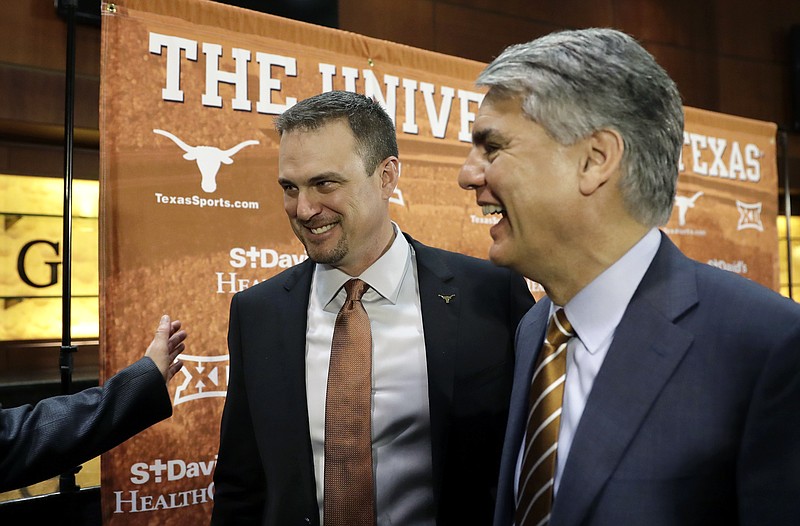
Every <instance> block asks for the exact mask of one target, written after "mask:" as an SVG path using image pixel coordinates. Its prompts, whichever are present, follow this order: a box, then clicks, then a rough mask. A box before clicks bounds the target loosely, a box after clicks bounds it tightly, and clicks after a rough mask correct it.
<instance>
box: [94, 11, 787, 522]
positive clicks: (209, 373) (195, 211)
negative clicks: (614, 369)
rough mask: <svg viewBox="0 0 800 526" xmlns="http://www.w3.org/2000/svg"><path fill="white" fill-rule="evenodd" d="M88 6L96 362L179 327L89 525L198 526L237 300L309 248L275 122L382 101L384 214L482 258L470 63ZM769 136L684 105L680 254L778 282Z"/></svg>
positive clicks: (216, 16)
mask: <svg viewBox="0 0 800 526" xmlns="http://www.w3.org/2000/svg"><path fill="white" fill-rule="evenodd" d="M101 9H102V13H103V15H104V16H103V31H102V34H103V36H102V38H103V42H102V54H103V56H102V67H103V70H102V92H101V123H100V126H101V213H100V239H101V250H100V258H101V265H100V267H101V281H100V295H101V325H100V341H101V352H102V356H103V371H102V375H103V377H104V378H107V377H109V376H110V375H112V374H113V373H115V372H116V371H117V370H119V369H121V368H122V367H124V366H125V365H127V364H129V363H131V362H132V361H134V360H136V359H137V358H139V357H140V356H141V354H142V352H143V349H144V348H145V347H146V345H147V343H148V342H149V338H150V327H151V325H152V323H153V320H154V319H157V316H158V315H160V314H161V313H169V314H171V315H172V316H173V317H177V318H180V319H181V320H183V321H184V323H185V325H186V327H187V328H188V329H189V331H190V334H191V337H190V340H189V344H188V349H187V352H186V354H185V355H184V357H183V359H184V361H185V362H186V366H185V367H184V369H183V370H182V371H181V372H180V373H178V375H177V376H176V378H175V379H173V382H172V383H171V385H170V391H171V394H172V396H173V405H174V415H173V417H172V418H171V419H170V420H168V421H166V422H163V423H161V424H159V425H157V426H155V427H153V428H151V429H149V430H147V431H145V432H144V433H142V434H140V435H138V436H137V437H135V438H133V439H131V440H130V441H128V442H127V443H125V444H123V445H122V446H120V447H118V448H116V449H115V450H113V451H111V452H109V453H107V454H106V455H104V456H103V459H102V503H103V520H104V523H106V524H115V525H116V524H120V525H121V524H136V525H142V524H163V523H177V524H204V523H206V522H207V521H208V517H209V514H210V510H211V507H212V505H213V496H214V487H213V483H212V473H213V469H214V466H215V462H216V457H215V455H216V452H217V445H218V430H219V420H220V417H221V413H222V406H223V403H224V397H225V393H226V387H227V370H228V356H227V348H226V334H227V320H228V307H229V303H230V299H231V295H232V294H234V293H235V292H237V291H239V290H242V289H244V288H247V287H249V286H252V285H254V284H256V283H258V282H260V281H262V280H265V279H268V278H270V277H272V276H273V275H275V274H277V273H278V272H280V271H282V270H284V269H285V268H288V267H290V266H292V265H294V264H296V263H299V262H300V261H302V260H304V259H305V258H306V257H307V256H306V255H305V253H304V251H303V247H302V245H301V244H300V243H299V242H298V241H297V240H296V239H295V237H294V235H293V233H292V231H291V229H290V228H289V226H288V222H287V220H286V217H285V214H284V211H283V207H282V193H281V189H280V187H279V185H278V184H277V157H278V136H277V133H276V132H275V131H274V129H273V119H274V117H275V116H276V115H278V114H280V113H281V112H282V111H283V110H284V109H285V108H287V107H288V106H290V105H291V104H293V103H294V102H295V101H297V100H301V99H303V98H306V97H309V96H311V95H314V94H317V93H320V92H322V91H327V90H331V89H346V90H350V91H357V92H359V93H365V94H367V95H370V96H373V97H375V98H377V99H378V100H380V101H381V102H382V104H383V105H384V106H385V107H386V108H387V111H388V112H389V113H390V115H392V116H393V118H394V121H395V124H396V126H397V136H398V142H399V147H400V160H401V163H402V165H401V166H402V170H401V177H400V183H399V186H398V189H397V191H396V193H395V195H394V196H393V198H392V205H391V206H392V208H391V210H392V214H393V218H394V219H395V221H397V223H398V224H399V225H400V226H401V227H402V228H403V230H405V231H407V232H409V233H411V234H412V235H413V236H414V237H416V238H417V239H419V240H421V241H423V242H425V243H428V244H430V245H434V246H439V247H443V248H447V249H450V250H455V251H460V252H464V253H467V254H471V255H475V256H478V257H485V256H486V254H487V250H488V246H489V244H490V238H489V234H488V228H489V227H490V226H491V225H492V224H493V221H492V219H491V218H485V217H483V216H482V215H481V212H480V209H479V208H478V207H477V206H476V205H475V203H474V194H473V193H468V192H464V191H462V190H460V189H459V188H458V185H457V183H456V175H457V173H458V169H459V167H460V165H461V163H462V162H463V160H464V158H465V157H466V154H467V151H468V148H469V141H470V132H471V124H472V122H473V120H474V118H475V114H476V113H477V111H478V106H479V104H480V101H481V99H482V94H481V91H480V90H477V89H476V88H475V87H474V84H473V83H474V79H475V78H476V76H477V74H478V73H479V72H480V70H481V69H482V67H483V65H482V64H480V63H477V62H473V61H468V60H464V59H460V58H455V57H449V56H445V55H441V54H437V53H433V52H429V51H424V50H419V49H414V48H410V47H407V46H403V45H399V44H393V43H390V42H385V41H380V40H376V39H372V38H368V37H364V36H361V35H356V34H352V33H347V32H343V31H337V30H333V29H328V28H321V27H316V26H311V25H308V24H303V23H299V22H295V21H290V20H285V19H281V18H277V17H272V16H269V15H264V14H258V13H253V12H250V11H246V10H242V9H238V8H234V7H227V6H223V5H219V4H215V3H212V2H207V1H202V0H170V1H169V2H161V1H154V0H151V1H146V0H123V1H120V2H115V3H114V4H110V3H104V4H103V5H102V7H101ZM774 134H775V128H774V126H772V125H768V124H764V123H755V122H753V121H745V120H742V119H734V118H731V117H727V116H724V115H718V114H709V113H707V112H699V111H696V110H691V109H687V135H686V141H685V142H686V145H685V147H684V151H683V163H684V165H685V170H684V172H683V173H682V174H681V179H680V185H679V192H678V200H679V201H678V206H676V211H675V213H674V215H673V218H672V220H671V221H670V224H669V225H668V226H667V228H666V230H667V231H668V232H669V233H670V235H671V237H672V238H673V239H674V240H676V241H677V243H678V244H679V245H680V246H681V247H683V248H684V249H685V250H686V251H687V252H688V253H689V255H691V256H693V257H695V258H697V259H700V260H703V261H709V262H711V263H712V264H714V265H717V266H722V267H723V268H728V269H729V270H732V271H735V272H740V273H742V274H744V275H746V276H748V277H750V278H752V279H755V280H756V281H759V282H762V283H764V284H766V285H768V286H770V287H773V288H775V287H776V286H777V278H776V276H777V233H776V227H775V214H776V191H777V190H776V186H777V185H776V173H775V152H774ZM531 286H532V289H533V290H534V294H535V295H536V296H540V295H541V290H538V288H537V286H536V285H535V284H531ZM276 432H280V430H276ZM254 460H255V459H254Z"/></svg>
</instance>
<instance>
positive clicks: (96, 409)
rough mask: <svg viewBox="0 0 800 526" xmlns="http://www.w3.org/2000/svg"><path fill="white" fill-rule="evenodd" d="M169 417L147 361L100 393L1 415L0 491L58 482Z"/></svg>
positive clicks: (162, 388) (160, 381)
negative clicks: (51, 480)
mask: <svg viewBox="0 0 800 526" xmlns="http://www.w3.org/2000/svg"><path fill="white" fill-rule="evenodd" d="M171 414H172V404H171V402H170V398H169V392H168V390H167V387H166V383H165V382H164V377H163V376H161V373H160V372H159V370H158V368H157V367H156V365H155V363H154V362H153V361H152V360H151V359H150V358H142V359H140V360H139V361H137V362H135V363H134V364H132V365H130V366H129V367H127V368H125V369H123V370H122V371H120V372H119V373H117V374H116V375H114V376H113V377H112V378H111V379H109V380H108V382H106V384H105V385H104V386H102V387H94V388H91V389H86V390H85V391H81V392H80V393H75V394H72V395H67V396H56V397H53V398H48V399H46V400H42V401H41V402H39V403H38V404H36V406H35V407H34V406H30V405H25V406H21V407H15V408H11V409H0V491H8V490H10V489H15V488H19V487H22V486H27V485H29V484H33V483H35V482H39V481H42V480H45V479H48V478H50V477H53V476H56V475H58V474H59V473H61V472H63V471H65V470H67V469H69V468H71V467H75V466H77V465H79V464H81V463H83V462H86V461H87V460H90V459H92V458H94V457H96V456H97V455H99V454H101V453H103V452H105V451H107V450H109V449H111V448H113V447H115V446H117V445H119V444H121V443H122V442H124V441H125V440H127V439H128V438H130V437H132V436H133V435H135V434H136V433H138V432H140V431H142V430H143V429H146V428H147V427H150V426H151V425H153V424H155V423H156V422H159V421H161V420H164V419H165V418H167V417H169V416H170V415H171Z"/></svg>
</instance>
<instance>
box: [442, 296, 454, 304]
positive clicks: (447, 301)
mask: <svg viewBox="0 0 800 526" xmlns="http://www.w3.org/2000/svg"><path fill="white" fill-rule="evenodd" d="M439 297H440V298H442V299H443V300H444V302H445V303H450V300H451V299H453V298H455V297H456V295H455V294H449V295H447V296H445V295H444V294H439Z"/></svg>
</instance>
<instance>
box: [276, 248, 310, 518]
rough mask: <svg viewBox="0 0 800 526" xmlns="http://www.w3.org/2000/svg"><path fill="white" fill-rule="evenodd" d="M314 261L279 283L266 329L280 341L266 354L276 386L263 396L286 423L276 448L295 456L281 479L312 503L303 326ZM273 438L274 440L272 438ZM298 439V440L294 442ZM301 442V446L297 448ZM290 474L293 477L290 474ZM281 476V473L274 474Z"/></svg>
mask: <svg viewBox="0 0 800 526" xmlns="http://www.w3.org/2000/svg"><path fill="white" fill-rule="evenodd" d="M313 273H314V263H313V262H312V261H311V260H307V261H305V262H304V263H302V264H300V265H297V266H296V267H294V268H293V269H292V271H290V272H289V273H288V276H287V277H286V280H285V281H284V283H283V289H284V291H285V295H284V298H283V300H284V301H282V302H279V303H278V304H279V305H280V315H279V316H276V317H275V318H274V320H273V322H272V327H271V329H270V330H269V331H268V333H269V334H270V336H271V337H274V338H276V339H277V340H279V341H280V343H279V344H276V345H274V346H272V348H274V349H276V352H275V353H274V356H268V361H269V362H270V364H271V365H270V367H271V369H272V371H274V376H273V380H274V381H273V382H272V383H271V389H277V390H278V391H277V392H275V391H273V392H272V393H271V394H268V396H265V397H264V406H265V407H270V410H271V411H275V412H276V414H279V415H280V417H279V418H278V421H283V422H286V423H287V424H286V427H285V428H284V429H283V430H282V432H281V433H279V435H280V436H282V437H283V438H282V439H281V440H287V441H288V442H287V443H285V444H284V447H282V448H280V449H279V450H280V451H296V456H295V457H293V458H286V459H284V460H283V463H282V465H283V466H284V468H285V470H286V473H285V474H284V476H283V478H284V479H285V480H291V481H295V480H297V478H298V477H299V480H300V484H301V488H295V490H294V491H297V490H301V491H302V492H303V495H304V497H305V499H306V502H309V503H314V506H316V501H317V500H316V482H315V476H314V454H313V451H312V448H311V432H310V429H309V423H308V401H307V396H306V374H305V367H306V352H305V351H306V328H307V326H308V301H309V294H310V291H311V278H312V276H313ZM276 439H278V438H277V437H276ZM298 440H299V441H300V442H299V443H298ZM298 445H301V447H298ZM290 473H293V474H294V475H295V476H290V475H289V474H290ZM277 478H278V479H281V474H278V477H277Z"/></svg>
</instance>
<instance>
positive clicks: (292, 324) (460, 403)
mask: <svg viewBox="0 0 800 526" xmlns="http://www.w3.org/2000/svg"><path fill="white" fill-rule="evenodd" d="M406 237H408V236H406ZM409 241H410V242H411V244H412V246H413V247H414V250H415V252H416V257H417V273H418V278H419V282H418V285H419V293H420V304H421V308H422V321H423V326H424V332H425V348H426V351H427V362H428V394H429V400H430V415H431V416H430V417H431V447H432V460H433V477H434V488H433V490H434V499H435V501H436V506H437V509H436V510H435V512H436V515H437V524H438V525H440V526H441V525H446V524H457V525H463V524H489V523H490V522H491V514H492V510H493V507H494V496H495V487H496V486H495V485H496V482H497V471H498V465H499V459H500V450H501V448H502V442H503V432H504V430H505V421H506V416H507V412H508V400H509V395H510V392H511V379H512V374H513V368H514V365H513V362H514V350H513V334H514V330H515V329H516V326H517V324H518V322H519V320H520V318H521V317H522V315H523V314H524V313H525V312H526V311H527V310H528V309H529V308H530V306H531V305H532V304H533V298H532V297H531V294H530V292H529V291H528V288H527V286H526V285H525V282H524V280H523V279H522V277H521V276H519V275H516V274H513V273H512V272H510V271H508V270H507V269H501V268H497V267H495V266H493V265H492V264H491V263H489V262H487V261H484V260H479V259H475V258H470V257H467V256H464V255H461V254H454V253H452V252H446V251H443V250H439V249H435V248H431V247H426V246H425V245H422V244H420V243H418V242H416V241H414V240H412V239H410V238H409ZM313 269H314V263H313V262H311V261H306V262H304V263H302V264H300V265H298V266H296V267H293V268H291V269H289V270H287V271H285V272H283V273H281V274H279V275H278V276H275V277H274V278H272V279H270V280H268V281H266V282H263V283H260V284H258V285H256V286H254V287H252V288H250V289H247V290H245V291H243V292H240V293H238V294H237V295H236V296H234V299H233V301H232V303H231V320H230V328H229V334H228V346H229V350H230V356H231V369H230V375H229V384H228V396H227V399H226V402H225V410H224V413H223V416H222V425H221V438H220V450H219V458H218V462H217V467H216V470H215V474H214V483H215V495H214V511H213V515H212V520H211V522H212V524H214V525H222V524H231V525H236V526H241V525H247V524H255V525H271V526H291V525H295V524H296V525H303V526H305V525H309V524H317V525H318V524H319V509H318V507H317V498H316V487H315V480H314V471H313V454H312V451H311V439H310V435H309V423H308V408H307V405H306V385H305V349H306V321H307V310H308V297H309V292H310V287H311V277H312V274H313ZM440 294H441V295H444V296H447V295H453V298H452V299H451V300H450V301H449V302H445V301H444V300H443V299H442V298H440V297H439V295H440ZM404 526H406V525H404Z"/></svg>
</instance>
